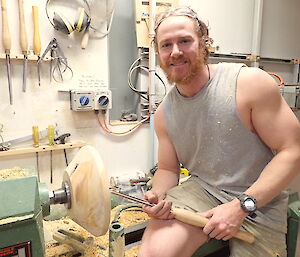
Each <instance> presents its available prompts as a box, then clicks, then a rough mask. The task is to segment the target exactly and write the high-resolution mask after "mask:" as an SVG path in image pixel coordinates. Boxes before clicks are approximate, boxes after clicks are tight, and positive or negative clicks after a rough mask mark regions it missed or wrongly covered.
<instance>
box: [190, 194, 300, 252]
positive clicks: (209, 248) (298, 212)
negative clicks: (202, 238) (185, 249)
mask: <svg viewBox="0 0 300 257" xmlns="http://www.w3.org/2000/svg"><path fill="white" fill-rule="evenodd" d="M287 215H288V220H287V223H288V226H287V234H286V244H287V256H288V257H296V248H297V238H298V229H299V223H300V201H299V196H298V193H297V192H293V193H290V194H289V203H288V213H287ZM226 247H228V242H227V241H226V242H225V241H222V240H211V241H209V242H208V243H206V244H204V245H202V246H201V247H200V248H199V249H198V250H197V251H196V252H195V253H194V254H193V256H192V257H205V256H208V255H210V254H212V253H216V252H218V251H221V250H222V249H225V248H226Z"/></svg>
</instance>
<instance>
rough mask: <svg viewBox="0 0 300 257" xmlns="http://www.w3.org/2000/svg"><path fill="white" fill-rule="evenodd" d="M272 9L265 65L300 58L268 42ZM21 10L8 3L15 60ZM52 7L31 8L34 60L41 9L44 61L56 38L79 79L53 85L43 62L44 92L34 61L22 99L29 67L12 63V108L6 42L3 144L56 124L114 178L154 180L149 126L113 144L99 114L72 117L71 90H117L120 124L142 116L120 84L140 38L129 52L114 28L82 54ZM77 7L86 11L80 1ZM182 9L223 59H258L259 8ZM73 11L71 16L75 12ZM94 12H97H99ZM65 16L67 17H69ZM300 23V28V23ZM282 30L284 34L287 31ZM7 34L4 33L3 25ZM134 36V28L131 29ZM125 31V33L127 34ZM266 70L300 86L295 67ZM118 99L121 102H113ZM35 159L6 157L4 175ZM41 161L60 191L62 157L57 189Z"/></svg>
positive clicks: (0, 115) (59, 155)
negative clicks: (204, 28) (55, 22)
mask: <svg viewBox="0 0 300 257" xmlns="http://www.w3.org/2000/svg"><path fill="white" fill-rule="evenodd" d="M120 1H122V5H123V4H124V0H119V1H116V4H120V5H121V3H119V2H120ZM127 1H129V0H127ZM270 1H271V0H270ZM270 1H267V0H266V1H265V2H266V9H265V10H264V15H265V16H264V17H265V18H264V20H265V21H266V22H265V23H264V25H263V35H266V37H265V36H263V37H262V52H263V53H264V54H265V56H266V57H270V56H271V57H276V58H299V55H300V48H299V47H297V46H299V44H298V43H293V44H292V45H291V44H290V41H289V44H287V43H286V41H284V40H283V41H278V40H274V39H273V40H268V39H267V38H269V37H271V36H274V33H273V34H272V35H270V33H269V29H270V26H272V24H271V22H270V21H271V18H270V17H273V16H272V15H274V13H273V12H275V11H277V12H278V9H276V10H274V8H273V9H270V8H269V6H270ZM17 2H18V1H16V0H14V1H12V0H10V1H8V0H7V9H8V18H9V24H10V32H11V38H12V48H11V55H12V57H14V56H16V55H18V56H19V55H20V54H21V49H20V44H19V23H18V15H17V10H18V6H17ZM45 2H46V1H38V0H36V1H35V0H31V1H25V22H26V28H27V37H28V43H29V49H30V54H33V53H32V49H33V43H32V42H33V41H32V38H33V22H32V11H31V6H32V5H33V4H36V5H38V6H39V8H40V9H39V11H40V17H39V21H40V31H41V40H42V53H43V52H44V51H45V49H46V47H47V45H48V43H49V42H50V41H51V40H52V39H53V38H54V37H55V38H56V39H57V41H58V43H59V45H60V47H61V49H62V50H63V52H64V55H65V56H66V57H67V60H68V65H69V67H70V68H71V69H72V71H73V77H72V79H68V76H66V77H64V83H58V82H56V81H54V80H53V79H52V81H51V82H50V77H49V68H50V61H48V60H47V61H44V62H42V65H41V86H39V85H38V79H37V68H36V61H34V60H30V61H29V65H28V76H27V91H26V92H22V76H23V61H22V59H16V58H12V60H11V68H12V87H13V104H12V105H10V103H9V94H8V85H7V73H6V64H5V56H4V55H3V53H4V49H3V44H2V43H1V42H0V48H1V50H2V51H1V53H2V55H1V57H2V58H1V62H0V74H1V76H0V84H1V87H0V97H1V101H0V124H3V129H2V131H1V132H0V133H1V135H2V137H3V139H4V140H5V141H7V140H10V139H14V138H18V137H22V136H24V135H31V133H32V126H34V125H36V126H39V128H40V130H42V129H45V128H47V126H48V125H50V124H56V125H57V127H58V129H59V134H63V133H71V137H70V138H68V139H67V142H76V141H78V140H83V141H85V142H86V143H87V144H90V145H93V146H95V147H96V148H97V150H98V151H99V153H100V155H101V156H102V159H103V162H104V165H105V167H106V168H107V170H108V172H109V175H110V176H116V175H120V174H125V173H132V174H134V173H135V172H140V171H142V172H148V171H149V169H150V168H152V167H151V164H150V161H149V153H150V151H151V148H150V146H151V144H150V143H151V142H150V131H149V125H148V124H144V125H142V126H141V127H140V128H139V129H137V130H136V131H135V132H133V133H131V134H129V135H125V136H114V135H111V134H108V133H106V132H104V131H103V129H101V127H100V126H99V123H98V121H97V116H96V114H95V113H94V112H93V111H73V110H71V109H70V95H69V90H70V89H78V90H79V89H80V90H84V89H87V90H88V89H100V90H101V89H103V90H106V89H108V88H110V89H111V90H112V94H113V103H112V106H113V107H112V108H113V109H112V110H111V111H110V112H112V113H113V119H116V118H117V117H120V115H121V112H122V111H123V110H131V108H132V109H134V108H135V105H136V99H135V98H134V97H133V95H132V92H130V93H129V92H128V90H124V87H127V85H126V84H127V81H123V82H122V81H120V78H123V80H126V78H127V72H128V67H129V66H130V65H131V62H132V60H134V59H135V58H136V54H137V51H136V46H135V44H134V43H132V42H133V40H134V35H132V34H133V31H129V32H128V34H130V40H129V41H128V42H127V41H126V45H125V47H124V46H122V45H121V46H118V45H119V44H121V43H122V42H123V40H124V42H125V39H124V31H123V33H119V32H120V28H119V27H118V26H117V27H112V32H111V33H112V34H111V37H110V38H109V39H108V38H107V37H103V38H101V39H95V38H94V39H93V38H90V40H89V43H88V46H87V48H86V49H85V50H82V49H81V48H80V43H81V38H82V33H81V34H80V33H73V34H71V35H70V36H66V35H64V34H62V33H60V32H58V31H55V30H54V29H53V27H52V26H51V24H50V23H49V21H48V19H47V17H46V13H45ZM55 2H56V3H57V2H59V3H62V2H65V1H58V0H56V1H55ZM66 2H67V4H69V2H72V3H73V2H76V1H66ZM78 2H79V3H80V1H78ZM78 2H77V4H78ZM103 2H105V1H103ZM180 2H181V4H188V5H192V6H193V7H194V8H195V9H196V10H197V11H199V13H200V14H201V16H202V17H204V20H207V21H208V22H209V27H210V28H211V36H212V37H213V38H214V40H215V44H214V45H215V46H219V51H220V52H221V53H243V54H249V53H251V46H252V45H251V41H252V36H253V35H252V29H253V27H252V26H253V24H252V20H253V17H254V10H253V8H254V3H255V1H254V0H249V1H243V2H241V1H239V0H235V1H234V0H230V1H226V4H225V3H221V2H220V1H213V0H210V1H204V0H203V1H198V0H197V1H196V0H185V1H184V0H182V1H180ZM277 2H278V3H277V4H278V5H284V3H281V2H280V1H277ZM131 3H133V1H131ZM297 4H298V3H297V1H296V0H293V1H289V3H288V5H287V4H285V8H290V9H293V10H297V8H298V7H299V6H298V5H297ZM128 6H129V5H128ZM132 6H133V4H132ZM67 7H68V6H67ZM67 7H66V9H68V8H67ZM118 7H120V6H118ZM121 9H122V8H121ZM298 9H299V8H298ZM119 10H120V9H119ZM285 10H286V9H285ZM63 11H65V9H63ZM93 11H94V12H95V11H96V10H93ZM66 12H67V13H68V11H66ZM70 14H71V13H70ZM115 15H116V17H115V19H116V22H117V21H118V22H122V20H123V21H126V22H127V23H130V17H132V19H134V17H133V16H134V14H133V12H131V13H130V16H128V15H125V14H124V13H122V12H121V11H120V12H116V13H115ZM275 16H276V19H277V20H279V19H281V18H282V16H280V15H279V14H278V15H275ZM284 17H286V16H284ZM285 19H287V18H285ZM287 22H294V20H292V19H291V20H289V21H286V22H284V23H283V22H282V23H280V22H278V23H277V24H276V26H277V27H278V30H279V31H284V30H288V31H289V34H288V35H289V37H290V38H291V41H293V42H299V33H298V32H295V29H297V28H298V27H299V26H297V25H294V24H290V25H287ZM295 22H297V23H296V24H298V25H300V24H299V22H300V20H299V19H298V20H296V21H295ZM281 24H282V25H284V26H283V27H280V25H281ZM0 26H2V23H1V21H0ZM105 29H106V23H105V24H103V30H105ZM131 29H134V28H132V27H131ZM122 30H125V28H124V29H122ZM118 31H119V32H118ZM118 34H119V38H118ZM125 36H126V35H125ZM126 40H127V39H126ZM117 43H119V44H117ZM275 43H276V44H275ZM285 46H286V47H285ZM118 47H119V48H118ZM116 48H118V49H116ZM275 53H276V54H275ZM278 53H282V54H278ZM118 60H119V62H118ZM213 61H219V60H213ZM109 64H110V66H109ZM249 65H250V64H249ZM260 65H261V66H262V67H263V68H264V69H265V70H267V71H274V72H276V73H278V74H280V75H281V76H283V77H284V79H285V81H286V82H287V83H298V81H297V80H296V79H295V66H294V65H290V64H282V63H262V62H261V63H260ZM109 74H110V75H109ZM64 75H67V74H64ZM111 77H113V78H114V80H112V79H110V78H111ZM121 82H122V83H121ZM118 84H119V85H118ZM119 87H122V88H123V89H122V90H121V89H120V88H119ZM127 93H128V95H127ZM114 95H116V96H117V97H116V98H114ZM131 104H132V105H131ZM297 115H298V113H297ZM298 117H299V115H298ZM108 122H109V120H108ZM111 122H112V121H111ZM129 127H130V125H122V126H113V127H112V129H113V130H114V131H118V132H122V131H125V130H128V128H129ZM0 140H1V138H0ZM47 143H48V142H47V139H45V140H42V141H41V144H47ZM31 145H32V141H28V142H25V143H23V144H19V145H15V146H13V147H14V148H19V147H24V146H31ZM77 150H78V149H77V148H75V149H68V150H67V156H68V160H69V161H70V160H71V159H72V156H74V154H75V153H76V152H77ZM36 158H37V157H36V155H35V154H34V153H30V154H23V155H15V156H14V155H11V156H5V157H4V156H1V153H0V169H3V168H11V167H14V166H21V167H32V168H34V169H36V161H37V160H36ZM38 158H39V172H40V174H41V180H42V182H46V183H47V184H48V185H49V186H50V187H53V188H57V186H60V183H61V177H62V173H63V171H64V168H65V165H66V164H65V159H64V153H63V151H61V150H60V151H53V158H52V164H53V179H54V183H53V184H52V185H51V184H50V182H49V181H50V179H49V176H50V153H49V152H42V153H39V155H38ZM295 183H296V182H295ZM299 184H300V181H299V183H296V184H295V185H294V187H295V188H296V189H297V186H298V185H299Z"/></svg>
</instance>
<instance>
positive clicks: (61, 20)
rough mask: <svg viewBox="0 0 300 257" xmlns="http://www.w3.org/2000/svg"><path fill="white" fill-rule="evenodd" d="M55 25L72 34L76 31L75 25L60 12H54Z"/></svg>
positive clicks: (59, 29)
mask: <svg viewBox="0 0 300 257" xmlns="http://www.w3.org/2000/svg"><path fill="white" fill-rule="evenodd" d="M53 27H54V28H55V29H56V30H58V31H61V32H63V33H64V34H71V33H72V32H73V31H74V27H73V25H72V24H71V23H70V22H69V21H68V19H67V18H66V17H65V16H64V15H62V14H60V13H58V12H54V16H53Z"/></svg>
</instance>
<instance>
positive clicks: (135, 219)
mask: <svg viewBox="0 0 300 257" xmlns="http://www.w3.org/2000/svg"><path fill="white" fill-rule="evenodd" d="M120 207H122V206H117V207H116V208H114V209H113V210H111V220H113V219H114V216H115V213H116V211H117V209H119V208H120ZM148 219H149V217H148V215H147V214H146V213H144V212H142V211H141V209H140V208H129V209H126V210H124V211H122V212H121V213H120V216H119V219H118V222H120V223H121V224H122V225H123V226H124V227H128V226H133V225H136V224H138V223H141V222H144V221H147V220H148ZM44 227H45V228H46V229H47V230H48V231H49V232H50V233H54V232H55V231H57V230H58V229H63V230H67V231H71V232H73V233H76V235H78V236H81V237H83V238H85V239H87V238H88V239H91V240H89V242H90V243H89V244H88V248H87V250H86V251H85V254H84V256H85V257H92V256H93V257H103V256H104V257H107V256H108V250H109V233H108V232H107V233H106V234H105V235H103V236H100V237H95V236H93V235H92V234H90V233H89V232H87V231H86V230H85V229H83V228H82V227H81V226H79V225H78V224H76V223H75V222H74V221H72V220H71V219H70V218H68V217H65V218H61V219H59V220H54V221H44ZM64 246H65V247H64ZM63 247H64V248H63ZM138 248H139V246H134V247H132V248H130V249H129V250H127V251H125V257H136V256H137V251H138ZM59 252H60V253H59ZM62 252H65V253H67V252H68V254H65V255H62V254H61V253H62ZM53 256H61V257H62V256H70V257H71V256H72V247H70V246H67V245H59V244H58V243H55V242H54V241H50V242H48V243H46V257H53Z"/></svg>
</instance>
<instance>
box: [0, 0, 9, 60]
mask: <svg viewBox="0 0 300 257" xmlns="http://www.w3.org/2000/svg"><path fill="white" fill-rule="evenodd" d="M1 11H2V41H3V47H4V50H5V53H7V54H9V53H10V49H11V40H10V34H9V26H8V17H7V6H6V0H1Z"/></svg>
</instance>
